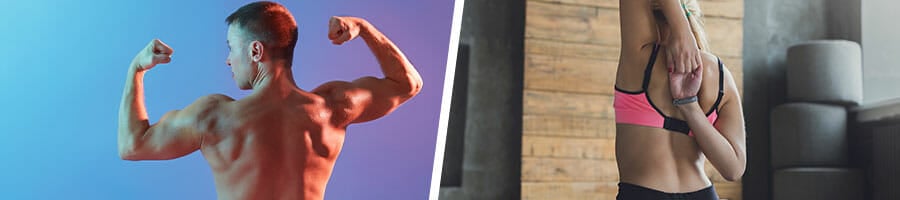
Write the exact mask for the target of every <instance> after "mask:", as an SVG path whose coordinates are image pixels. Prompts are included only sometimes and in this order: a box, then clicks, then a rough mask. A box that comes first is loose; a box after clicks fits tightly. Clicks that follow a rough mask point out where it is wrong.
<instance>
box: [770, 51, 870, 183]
mask: <svg viewBox="0 0 900 200" xmlns="http://www.w3.org/2000/svg"><path fill="white" fill-rule="evenodd" d="M786 73H787V77H786V78H787V80H786V83H787V97H788V101H789V102H790V103H787V104H783V105H779V106H776V107H775V108H774V109H773V110H772V112H771V120H772V121H771V125H772V126H771V128H772V130H771V134H772V135H771V139H772V141H771V144H772V168H773V171H774V173H773V176H774V178H773V191H772V193H773V197H774V199H775V200H783V199H784V200H786V199H822V200H829V199H862V198H864V184H865V180H864V175H863V172H862V171H861V170H859V169H852V168H848V166H849V163H848V158H847V156H848V154H849V150H848V149H847V148H848V147H847V146H848V140H847V124H848V120H847V106H856V105H859V104H860V103H861V102H862V85H863V83H862V55H861V50H860V47H859V45H858V44H856V43H854V42H850V41H833V40H827V41H811V42H806V43H802V44H797V45H794V46H792V47H790V48H788V52H787V68H786Z"/></svg>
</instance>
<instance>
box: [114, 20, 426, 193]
mask: <svg viewBox="0 0 900 200" xmlns="http://www.w3.org/2000/svg"><path fill="white" fill-rule="evenodd" d="M226 22H227V23H228V36H227V37H228V47H229V48H230V53H229V54H228V58H227V60H226V63H227V64H228V65H229V66H231V71H232V72H233V74H234V75H233V76H234V80H235V82H236V83H237V85H238V87H240V88H241V89H250V90H253V92H252V93H251V94H250V95H248V96H247V97H245V98H243V99H240V100H234V99H232V98H230V97H228V96H225V95H221V94H214V95H209V96H205V97H201V98H199V99H198V100H197V101H195V102H194V103H192V104H190V105H189V106H187V107H186V108H184V109H183V110H179V111H171V112H168V113H166V114H165V115H163V117H162V118H161V119H160V120H159V122H158V123H156V124H153V125H150V124H149V123H148V117H147V111H146V108H145V107H144V100H143V99H144V94H143V77H144V74H145V73H147V72H148V71H149V70H150V69H152V68H153V67H155V66H156V65H157V64H163V63H168V62H169V61H171V58H170V56H171V55H172V52H173V50H172V48H170V47H169V46H167V45H166V44H165V43H163V42H162V41H159V40H153V41H151V42H150V44H148V45H147V46H146V47H145V48H144V49H143V50H141V51H140V53H138V54H137V56H135V58H134V60H133V61H132V63H131V65H130V66H129V69H128V78H127V81H126V82H125V91H124V93H123V95H122V103H121V107H120V110H119V129H118V138H119V140H118V143H119V155H120V156H121V157H122V159H125V160H166V159H175V158H178V157H181V156H184V155H187V154H190V153H191V152H194V151H196V150H198V149H199V150H200V151H201V152H202V153H203V156H204V157H205V158H206V160H207V162H208V163H209V166H210V168H211V169H212V172H213V176H214V177H215V185H216V192H217V194H218V197H219V198H220V199H322V198H323V195H324V191H325V185H326V184H327V182H328V178H329V177H330V176H331V171H332V169H333V167H334V162H335V160H336V159H337V156H338V153H339V152H340V151H341V146H342V145H343V143H344V134H345V133H346V130H347V126H348V125H350V124H353V123H359V122H365V121H371V120H374V119H378V118H379V117H382V116H384V115H386V114H388V113H390V112H391V111H393V110H394V109H396V108H397V107H398V106H400V104H402V103H403V102H405V101H407V100H409V99H410V98H412V97H413V96H415V95H416V94H417V93H419V91H420V90H421V88H422V80H421V77H420V76H419V74H418V72H416V70H415V69H414V68H413V66H412V64H410V63H409V61H408V60H407V59H406V57H405V56H404V55H403V53H402V52H400V49H398V48H397V46H394V44H393V43H392V42H391V41H390V40H388V38H387V37H385V36H384V35H383V34H382V33H381V32H379V31H378V30H377V29H375V27H374V26H372V25H371V24H369V23H368V22H367V21H366V20H363V19H360V18H354V17H332V18H331V21H330V23H329V33H328V38H329V39H331V41H332V42H333V43H334V44H336V45H340V44H343V43H344V42H347V41H350V40H353V39H354V38H356V37H357V36H361V37H362V38H363V40H365V42H366V44H367V45H368V46H369V48H370V49H371V50H372V53H373V54H374V55H375V57H376V58H377V60H378V62H379V64H380V65H381V70H382V72H383V73H384V76H385V77H384V78H375V77H363V78H360V79H357V80H355V81H353V82H344V81H333V82H328V83H325V84H323V85H321V86H319V87H318V88H316V89H313V90H312V91H311V92H308V91H305V90H303V89H300V88H299V87H297V85H296V84H295V83H294V80H293V75H292V72H291V62H292V54H293V49H294V46H295V44H296V41H297V25H296V22H295V21H294V18H293V16H292V15H291V13H290V12H288V10H287V9H286V8H284V7H283V6H281V5H279V4H276V3H272V2H255V3H251V4H248V5H245V6H243V7H241V8H239V9H238V10H237V11H235V12H234V13H233V14H231V15H230V16H228V18H227V19H226Z"/></svg>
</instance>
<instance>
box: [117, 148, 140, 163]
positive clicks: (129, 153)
mask: <svg viewBox="0 0 900 200" xmlns="http://www.w3.org/2000/svg"><path fill="white" fill-rule="evenodd" d="M119 158H121V159H122V160H130V161H138V160H140V159H138V157H137V155H136V154H135V153H134V150H123V149H122V148H119Z"/></svg>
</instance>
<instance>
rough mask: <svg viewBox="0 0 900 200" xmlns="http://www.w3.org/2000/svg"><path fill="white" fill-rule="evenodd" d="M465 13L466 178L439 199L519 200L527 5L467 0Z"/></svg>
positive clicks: (487, 0)
mask: <svg viewBox="0 0 900 200" xmlns="http://www.w3.org/2000/svg"><path fill="white" fill-rule="evenodd" d="M464 7H465V8H464V10H463V20H462V27H461V28H462V29H461V33H460V44H461V45H466V46H468V51H469V55H468V57H469V58H470V60H469V62H468V82H467V84H466V85H467V90H468V91H467V98H466V106H465V109H466V110H465V123H464V126H465V129H464V134H465V135H464V136H463V137H462V138H463V139H462V140H463V141H464V142H463V150H462V152H463V155H462V177H461V184H460V185H459V186H458V187H456V186H450V187H442V188H441V191H440V199H442V200H443V199H451V200H452V199H519V197H520V194H521V191H520V190H521V165H522V92H523V72H524V35H525V34H524V33H525V1H490V0H469V1H466V2H465V6H464ZM450 112H451V113H450V114H451V115H454V111H453V110H451V111H450ZM457 113H460V112H457ZM451 118H453V117H452V116H451ZM448 128H450V129H452V128H453V127H448ZM451 134H458V133H450V132H449V131H448V133H447V135H448V137H449V136H451ZM450 148H451V147H448V149H450ZM447 157H448V158H453V157H454V156H447Z"/></svg>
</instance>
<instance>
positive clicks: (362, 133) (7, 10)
mask: <svg viewBox="0 0 900 200" xmlns="http://www.w3.org/2000/svg"><path fill="white" fill-rule="evenodd" d="M248 2H251V1H227V2H225V3H223V2H221V1H211V0H205V1H182V0H160V1H113V0H110V1H50V0H31V1H5V2H4V3H3V5H2V6H0V92H2V93H0V95H2V98H0V112H2V114H0V135H2V138H0V155H2V158H0V196H2V197H0V198H2V199H214V198H215V196H216V195H215V188H214V185H213V179H212V175H211V172H210V170H209V168H208V166H207V164H206V161H205V160H204V159H203V157H202V155H201V154H200V152H199V151H198V152H195V153H193V154H190V155H188V156H185V157H183V158H179V159H175V160H170V161H141V162H131V161H122V160H120V159H119V157H118V154H117V149H116V126H117V125H116V123H117V112H118V106H119V101H120V97H121V92H122V88H123V85H124V82H125V75H126V70H127V67H128V64H129V63H130V61H131V59H132V58H133V57H134V55H135V54H136V53H137V52H138V51H139V50H140V49H141V48H143V47H144V46H145V45H146V44H147V43H148V42H149V41H150V40H151V39H153V38H160V39H161V40H163V41H164V42H166V43H168V44H169V45H170V46H172V47H173V48H174V49H175V54H174V55H173V61H172V63H170V64H166V65H161V66H158V67H156V68H154V69H153V70H151V71H150V72H149V73H148V74H147V76H146V78H145V91H146V95H147V96H146V101H147V107H148V111H149V114H150V117H151V122H156V120H158V119H159V117H160V116H161V115H162V114H164V113H165V112H166V111H169V110H173V109H181V108H183V107H185V106H187V105H188V104H190V103H191V102H193V101H194V100H195V99H197V98H198V97H201V96H203V95H206V94H211V93H223V94H226V95H229V96H232V97H234V98H241V97H243V96H245V95H247V94H249V91H240V90H238V89H237V87H236V86H235V84H234V81H233V80H232V79H231V73H230V71H229V68H228V67H227V66H226V65H225V57H226V54H227V48H226V45H225V31H226V28H227V27H226V25H225V23H224V19H225V17H226V16H227V15H228V14H230V13H231V12H232V11H234V10H236V9H237V8H238V7H240V6H242V5H244V4H246V3H248ZM280 3H282V4H284V5H285V6H287V7H288V9H290V10H291V12H293V14H294V16H295V18H296V19H297V22H298V25H299V27H300V39H299V42H298V46H297V49H296V55H295V61H294V74H295V78H296V80H297V81H298V85H299V86H300V87H301V88H303V89H306V90H311V89H313V88H315V87H316V86H318V85H319V84H322V83H324V82H327V81H330V80H353V79H355V78H358V77H361V76H367V75H374V76H379V77H380V76H381V73H380V71H379V69H378V65H377V62H376V60H375V58H374V57H373V56H372V55H371V53H370V52H369V50H368V48H367V47H366V46H365V43H364V42H363V41H362V40H361V39H357V40H354V41H351V42H350V43H347V44H345V45H343V46H334V45H331V43H330V41H329V40H328V39H327V36H326V33H327V22H328V19H329V17H330V16H332V15H353V16H359V17H363V18H366V19H368V20H369V21H370V22H372V23H373V24H375V25H376V26H377V27H378V28H379V29H380V30H381V31H382V32H384V33H385V34H386V35H388V37H390V38H391V39H392V40H393V41H394V42H395V43H396V44H397V45H398V46H399V47H400V48H401V49H402V50H403V51H404V53H406V55H407V57H408V58H409V59H410V60H411V61H412V63H413V64H415V65H416V68H417V69H418V70H419V72H420V73H421V74H422V76H423V79H424V81H425V87H424V90H423V91H422V93H420V94H419V96H417V97H416V98H413V99H412V100H411V101H409V102H407V103H406V104H404V105H403V106H402V107H400V108H399V109H398V110H396V111H395V112H394V113H392V114H391V115H389V116H387V117H384V118H382V119H379V120H376V121H373V122H369V123H364V124H358V125H352V126H350V129H349V130H348V134H347V137H346V141H345V145H344V149H343V151H342V152H341V156H340V158H339V159H338V161H337V164H336V166H335V169H334V174H333V175H332V178H331V181H330V182H329V184H328V187H327V191H326V196H325V197H326V199H425V198H427V195H428V190H429V184H430V180H431V171H432V165H433V161H434V158H433V156H434V146H435V141H436V136H437V127H438V116H439V109H440V102H441V94H442V91H441V89H442V85H443V79H444V70H445V66H446V63H447V62H446V59H447V58H446V56H447V49H448V43H449V37H450V23H451V20H452V19H451V18H452V9H453V1H452V0H440V1H433V0H429V1H415V0H391V1H365V0H356V1H350V0H331V1H300V0H293V1H280Z"/></svg>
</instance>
